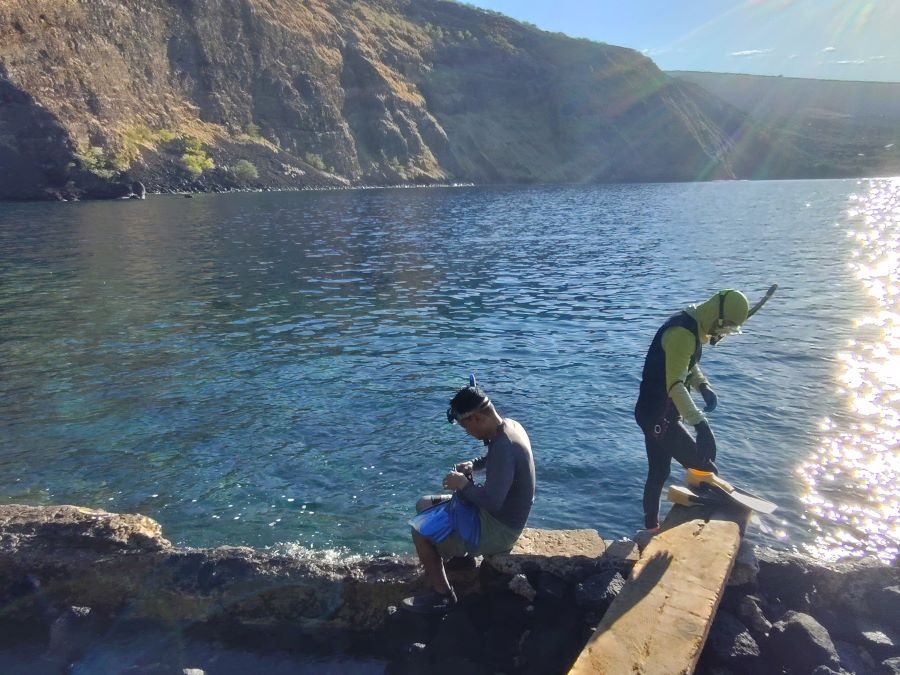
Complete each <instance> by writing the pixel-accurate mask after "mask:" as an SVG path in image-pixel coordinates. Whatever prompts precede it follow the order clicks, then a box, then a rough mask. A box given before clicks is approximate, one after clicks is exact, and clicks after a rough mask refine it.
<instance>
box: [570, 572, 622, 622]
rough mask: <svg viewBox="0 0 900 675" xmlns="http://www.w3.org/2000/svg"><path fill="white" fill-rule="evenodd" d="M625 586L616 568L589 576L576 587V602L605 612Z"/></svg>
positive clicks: (584, 606) (585, 607)
mask: <svg viewBox="0 0 900 675" xmlns="http://www.w3.org/2000/svg"><path fill="white" fill-rule="evenodd" d="M624 586H625V579H623V578H622V575H621V574H619V573H618V572H616V571H615V570H608V571H606V572H602V573H601V574H595V575H594V576H591V577H588V578H587V579H585V580H584V581H582V582H581V583H579V584H578V585H577V586H576V587H575V604H576V605H578V606H579V607H582V608H584V609H588V610H595V611H600V612H605V611H606V610H607V609H609V606H610V605H611V604H612V602H613V600H615V599H616V596H617V595H619V593H620V592H621V591H622V588H623V587H624Z"/></svg>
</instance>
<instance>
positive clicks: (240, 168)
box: [231, 159, 259, 183]
mask: <svg viewBox="0 0 900 675" xmlns="http://www.w3.org/2000/svg"><path fill="white" fill-rule="evenodd" d="M231 173H233V174H234V175H235V177H237V179H238V180H241V181H243V182H245V183H246V182H248V181H251V180H256V179H257V178H259V172H258V171H257V170H256V167H255V166H253V162H250V161H249V160H246V159H239V160H238V161H236V162H235V163H234V164H233V165H232V167H231Z"/></svg>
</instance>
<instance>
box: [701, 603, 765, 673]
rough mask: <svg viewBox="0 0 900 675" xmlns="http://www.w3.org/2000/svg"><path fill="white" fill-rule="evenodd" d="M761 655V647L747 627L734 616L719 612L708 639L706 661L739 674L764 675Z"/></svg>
mask: <svg viewBox="0 0 900 675" xmlns="http://www.w3.org/2000/svg"><path fill="white" fill-rule="evenodd" d="M759 655H760V649H759V645H758V644H757V643H756V640H754V639H753V636H752V635H750V632H749V631H748V630H747V627H746V626H745V625H744V624H743V623H741V622H740V620H738V618H737V617H735V616H733V615H732V614H729V613H728V612H722V611H720V612H718V613H717V614H716V617H715V619H714V620H713V623H712V626H711V628H710V631H709V637H708V638H707V639H706V647H705V648H704V657H705V659H706V660H708V661H709V662H711V663H712V664H716V665H721V666H724V667H726V668H728V669H731V670H735V671H737V672H742V673H743V672H759V673H760V675H762V672H763V671H762V670H761V668H762V663H761V662H760V661H759ZM754 667H755V669H754Z"/></svg>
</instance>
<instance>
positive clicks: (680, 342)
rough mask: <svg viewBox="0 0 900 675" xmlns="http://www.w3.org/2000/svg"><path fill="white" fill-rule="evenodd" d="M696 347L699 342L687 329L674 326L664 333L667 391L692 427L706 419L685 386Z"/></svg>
mask: <svg viewBox="0 0 900 675" xmlns="http://www.w3.org/2000/svg"><path fill="white" fill-rule="evenodd" d="M696 347H697V340H696V338H695V337H694V334H693V333H692V332H691V331H689V330H688V329H687V328H682V327H681V326H673V327H672V328H669V329H668V330H667V331H666V332H665V333H663V337H662V348H663V352H664V353H665V355H666V390H667V391H668V392H669V396H670V397H671V398H672V402H673V403H674V404H675V407H676V408H677V409H678V412H679V413H680V414H681V416H682V417H683V418H684V421H685V422H687V423H688V424H691V425H695V424H698V423H699V422H701V421H703V420H704V419H706V416H705V415H704V414H703V412H702V411H701V410H700V409H699V408H698V407H697V406H696V405H694V401H693V400H692V399H691V395H690V393H689V392H688V390H687V386H685V383H686V382H687V380H688V375H689V368H690V365H691V357H692V356H693V355H694V350H695V349H696Z"/></svg>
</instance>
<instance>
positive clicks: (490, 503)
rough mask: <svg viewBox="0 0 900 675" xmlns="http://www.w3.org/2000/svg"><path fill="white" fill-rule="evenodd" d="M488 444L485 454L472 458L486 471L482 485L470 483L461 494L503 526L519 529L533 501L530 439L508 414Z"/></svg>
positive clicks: (478, 466)
mask: <svg viewBox="0 0 900 675" xmlns="http://www.w3.org/2000/svg"><path fill="white" fill-rule="evenodd" d="M487 447H488V451H487V454H486V455H485V456H484V457H482V458H480V459H477V460H475V461H474V468H475V469H481V468H484V469H485V470H486V475H485V479H484V484H483V485H478V484H475V483H469V484H468V485H466V487H464V488H463V489H462V490H461V491H460V493H461V494H462V496H463V497H464V498H465V499H466V500H467V501H469V502H471V503H472V504H475V505H476V506H478V507H479V508H483V509H485V510H486V511H487V512H488V513H490V514H491V515H492V516H494V518H496V519H497V520H499V521H500V522H501V523H503V524H504V525H506V526H508V527H511V528H513V529H516V530H521V529H522V528H523V527H525V522H526V521H527V520H528V514H529V512H530V511H531V505H532V503H533V502H534V485H535V479H534V457H533V456H532V454H531V441H529V440H528V434H526V433H525V429H523V428H522V425H521V424H519V423H518V422H516V421H515V420H513V419H510V418H508V417H507V418H506V419H504V420H503V423H502V424H501V425H500V428H499V429H498V430H497V435H496V436H494V437H493V438H492V439H491V440H490V441H488V444H487Z"/></svg>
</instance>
